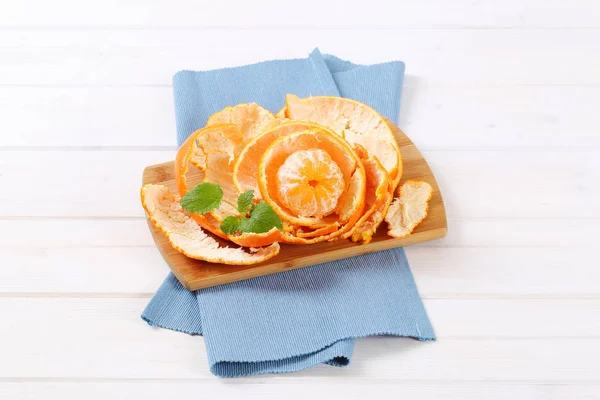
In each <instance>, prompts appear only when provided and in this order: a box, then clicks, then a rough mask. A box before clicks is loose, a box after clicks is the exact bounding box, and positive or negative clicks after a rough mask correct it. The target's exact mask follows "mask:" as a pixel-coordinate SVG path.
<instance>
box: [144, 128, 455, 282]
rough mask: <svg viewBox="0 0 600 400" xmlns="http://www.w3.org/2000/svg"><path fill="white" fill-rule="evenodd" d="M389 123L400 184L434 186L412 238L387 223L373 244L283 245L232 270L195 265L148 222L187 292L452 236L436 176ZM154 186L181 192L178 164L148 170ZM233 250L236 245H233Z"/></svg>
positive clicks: (146, 177) (202, 263) (146, 176)
mask: <svg viewBox="0 0 600 400" xmlns="http://www.w3.org/2000/svg"><path fill="white" fill-rule="evenodd" d="M388 124H389V125H390V126H391V127H392V131H393V132H394V135H395V136H396V140H397V141H398V144H399V146H400V151H401V152H402V160H403V164H404V171H403V174H402V181H401V183H400V184H402V182H404V181H406V180H408V179H417V180H422V181H425V182H428V183H429V184H431V186H432V187H433V194H432V197H431V200H430V201H429V212H428V214H427V217H426V218H425V220H423V222H421V223H420V224H419V225H418V226H417V227H416V228H415V230H414V231H413V233H412V234H411V235H410V236H408V237H406V238H403V239H395V238H392V237H390V236H388V235H387V224H386V223H385V222H384V223H382V225H381V226H380V228H379V229H378V230H377V233H376V234H375V235H374V236H373V240H372V241H371V242H370V243H368V244H360V243H353V242H351V241H350V240H338V241H335V242H332V243H329V242H325V243H317V244H312V245H290V244H282V245H281V251H280V252H279V254H278V255H277V256H275V257H273V258H272V259H270V260H268V261H265V262H262V263H259V264H254V265H226V264H217V263H209V262H206V261H201V260H193V259H191V258H189V257H186V256H184V255H183V254H181V253H179V252H178V251H177V250H175V249H174V248H173V247H172V246H171V244H170V243H169V241H168V240H167V238H166V237H165V235H164V234H163V233H162V232H161V231H160V230H159V229H157V228H156V227H155V226H154V225H152V223H151V222H150V221H148V226H149V227H150V230H151V232H152V236H153V238H154V242H155V243H156V246H157V247H158V249H159V250H160V253H161V254H162V256H163V257H164V259H165V261H166V262H167V265H168V266H169V268H171V271H173V274H175V276H176V277H177V279H179V281H180V282H181V284H182V285H183V286H185V287H186V288H187V289H189V290H197V289H202V288H206V287H211V286H216V285H222V284H225V283H231V282H236V281H241V280H244V279H249V278H256V277H258V276H264V275H270V274H276V273H278V272H283V271H287V270H291V269H296V268H302V267H309V266H311V265H316V264H321V263H325V262H329V261H335V260H340V259H344V258H348V257H355V256H359V255H362V254H367V253H373V252H376V251H381V250H387V249H391V248H395V247H402V246H408V245H411V244H415V243H422V242H426V241H429V240H434V239H439V238H442V237H444V236H445V235H446V231H447V222H446V211H445V209H444V202H443V200H442V195H441V193H440V188H439V187H438V184H437V182H436V180H435V177H434V176H433V173H432V172H431V169H430V168H429V165H428V164H427V161H425V159H424V158H423V155H422V154H421V152H419V150H418V149H417V148H416V146H415V145H414V144H413V143H412V142H411V140H410V139H409V138H408V137H407V136H406V135H405V134H404V132H402V131H401V130H400V128H398V127H397V126H395V125H394V124H392V123H391V122H389V121H388ZM148 183H154V184H161V185H166V186H167V187H169V189H171V190H172V191H174V192H177V188H176V186H175V179H174V169H173V162H167V163H163V164H158V165H152V166H149V167H147V168H145V169H144V174H143V177H142V184H144V185H145V184H148ZM231 246H235V245H233V244H231Z"/></svg>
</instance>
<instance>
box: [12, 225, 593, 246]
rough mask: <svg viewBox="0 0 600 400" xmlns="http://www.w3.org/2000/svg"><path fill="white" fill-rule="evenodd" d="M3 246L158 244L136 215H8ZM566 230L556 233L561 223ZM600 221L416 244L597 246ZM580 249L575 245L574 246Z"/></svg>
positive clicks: (465, 233) (471, 232) (467, 233)
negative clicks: (31, 217) (43, 216)
mask: <svg viewBox="0 0 600 400" xmlns="http://www.w3.org/2000/svg"><path fill="white" fill-rule="evenodd" d="M1 223H2V229H0V248H2V249H4V248H15V247H19V248H32V247H40V248H49V247H53V248H56V247H84V248H89V247H123V246H151V247H152V246H154V242H153V241H152V237H151V236H150V233H149V231H148V226H147V224H146V222H145V220H144V219H143V218H142V217H140V218H133V219H64V218H58V219H55V218H49V219H43V218H42V219H4V220H2V222H1ZM557 223H559V224H561V228H560V229H561V231H560V232H561V234H560V235H557V234H556V224H557ZM597 226H598V225H597V221H596V220H588V219H577V220H570V221H569V220H559V221H556V220H543V219H540V220H524V219H501V220H494V219H491V220H469V219H465V220H463V219H450V220H449V231H448V236H446V237H445V238H443V239H440V240H434V241H431V242H427V243H422V244H418V245H416V246H412V247H411V249H415V248H420V247H427V248H430V247H436V248H437V247H443V248H445V247H463V248H464V247H494V248H506V247H513V248H546V249H547V248H554V247H561V248H562V247H569V248H574V247H576V248H580V247H594V246H597V244H598V240H597V238H596V236H595V233H596V231H597ZM577 251H578V250H576V249H573V252H577Z"/></svg>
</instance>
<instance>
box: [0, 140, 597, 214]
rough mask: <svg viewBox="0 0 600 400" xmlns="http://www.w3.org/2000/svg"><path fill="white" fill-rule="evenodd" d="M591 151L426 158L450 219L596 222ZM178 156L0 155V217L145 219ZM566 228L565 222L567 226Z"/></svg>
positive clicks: (146, 153) (104, 153)
mask: <svg viewBox="0 0 600 400" xmlns="http://www.w3.org/2000/svg"><path fill="white" fill-rule="evenodd" d="M596 153H597V151H596V152H594V151H587V150H581V151H523V150H520V151H491V150H486V151H483V150H482V151H478V152H475V151H426V152H424V156H425V158H426V159H427V160H428V162H429V164H430V166H431V167H432V170H433V171H434V173H435V175H436V178H437V180H438V182H439V184H440V186H441V188H442V194H443V197H444V201H445V204H446V211H447V214H448V216H450V217H453V218H588V217H591V218H598V217H600V204H599V203H598V201H597V199H598V197H599V196H600V187H598V186H597V185H595V182H598V181H600V157H598V155H597V154H596ZM173 158H174V151H137V152H128V151H53V152H44V151H1V152H0V185H1V186H2V187H5V188H11V190H10V191H2V192H0V216H66V217H82V216H83V217H90V216H104V217H106V216H110V217H131V216H142V215H143V211H142V208H141V206H140V204H139V188H140V181H141V174H142V170H143V168H144V167H145V166H147V165H152V164H156V163H159V162H165V161H168V160H169V159H171V160H172V159H173ZM567 223H568V222H567Z"/></svg>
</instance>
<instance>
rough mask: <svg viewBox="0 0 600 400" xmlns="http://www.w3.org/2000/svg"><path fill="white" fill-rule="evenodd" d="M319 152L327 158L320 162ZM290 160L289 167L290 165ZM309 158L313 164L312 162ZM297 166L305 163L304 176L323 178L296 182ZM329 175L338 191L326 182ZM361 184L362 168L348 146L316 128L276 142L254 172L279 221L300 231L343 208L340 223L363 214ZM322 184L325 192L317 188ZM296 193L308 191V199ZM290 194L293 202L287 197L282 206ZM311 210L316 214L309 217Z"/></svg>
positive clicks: (332, 184) (284, 137) (363, 185)
mask: <svg viewBox="0 0 600 400" xmlns="http://www.w3.org/2000/svg"><path fill="white" fill-rule="evenodd" d="M307 150H321V151H320V152H308V151H307ZM295 153H298V154H295ZM323 153H326V154H327V155H328V156H329V157H327V158H325V157H323V156H322V155H323ZM290 156H292V159H291V160H292V161H293V162H292V161H290V162H289V163H288V158H289V157H290ZM311 157H312V158H314V160H311V159H310V158H311ZM290 163H291V164H290ZM296 164H303V165H304V166H305V168H304V169H303V171H305V172H310V170H311V169H315V168H321V169H323V171H325V172H326V173H323V174H321V173H320V171H317V172H318V173H316V175H315V177H317V178H318V179H305V180H304V181H302V180H295V179H296V178H297V177H294V176H293V175H292V174H291V173H289V172H290V170H291V169H292V167H293V166H294V165H296ZM280 170H281V171H282V173H280ZM327 174H334V175H335V176H336V177H337V178H338V180H340V181H341V183H342V186H341V187H340V186H339V185H338V184H334V182H332V181H330V180H329V177H328V176H327ZM300 177H301V176H300ZM311 181H313V182H311ZM365 181H366V177H365V171H364V167H363V165H362V163H361V162H360V160H359V159H358V156H357V155H356V153H355V152H354V151H353V150H352V149H351V148H350V146H349V145H348V144H347V143H345V142H344V141H343V139H341V138H339V137H338V136H336V135H334V134H330V133H327V132H326V131H323V130H316V129H312V130H306V131H301V132H296V133H293V134H291V135H288V136H283V137H280V138H279V139H277V140H276V141H275V142H274V143H273V144H272V145H271V146H269V148H268V149H267V150H266V151H265V153H264V154H263V156H262V158H261V160H260V164H259V168H258V184H259V189H260V193H261V196H262V198H263V199H264V200H265V201H266V202H267V203H268V204H269V205H270V206H271V207H272V208H273V210H275V212H276V213H277V214H278V215H279V216H280V217H281V218H282V219H284V220H286V221H287V222H289V223H290V224H293V225H301V226H315V225H317V224H323V222H324V221H323V217H326V216H327V215H329V214H331V213H333V212H334V211H335V210H336V209H342V213H343V214H344V221H345V220H349V219H350V217H351V216H353V215H354V214H356V213H360V212H362V208H363V206H364V201H363V200H364V192H365V187H366V182H365ZM313 185H314V186H313ZM320 185H322V186H323V187H324V188H323V190H317V189H316V188H318V187H319V186H320ZM311 186H312V187H314V188H315V189H314V190H311V191H308V187H311ZM298 188H304V189H307V190H306V192H307V193H308V194H307V195H306V196H304V195H303V193H302V191H301V190H299V189H298ZM340 189H342V190H340ZM290 193H291V194H293V195H294V197H293V199H289V198H288V199H287V202H282V199H283V198H285V197H287V196H288V195H289V194H290ZM332 199H333V200H332ZM351 199H356V200H351ZM334 201H335V202H336V205H335V206H334V207H331V206H330V205H329V204H330V203H332V202H334ZM292 203H293V204H292ZM338 203H339V204H338ZM340 205H343V208H340ZM290 206H292V208H295V209H296V211H302V212H301V213H300V214H298V213H297V212H295V211H294V210H291V209H290V208H289V207H290ZM311 211H314V213H313V214H310V212H311ZM307 213H309V214H307Z"/></svg>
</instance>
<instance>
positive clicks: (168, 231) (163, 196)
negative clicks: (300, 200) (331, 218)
mask: <svg viewBox="0 0 600 400" xmlns="http://www.w3.org/2000/svg"><path fill="white" fill-rule="evenodd" d="M140 194H141V199H142V205H143V207H144V209H145V210H146V213H148V217H149V218H150V221H152V224H153V225H154V226H155V227H156V228H158V229H160V230H161V231H162V232H163V233H164V234H165V236H166V237H167V239H168V240H169V243H171V246H173V248H174V249H176V250H177V251H179V252H180V253H182V254H184V255H186V256H188V257H190V258H193V259H196V260H204V261H208V262H211V263H222V264H230V265H249V264H256V263H259V262H263V261H266V260H268V259H270V258H272V257H275V256H276V255H277V254H278V253H279V249H280V247H279V244H278V243H273V244H271V245H270V246H268V247H265V248H261V249H254V248H251V249H249V251H245V250H244V249H243V248H231V247H223V246H221V245H220V244H219V242H217V241H216V240H215V239H214V238H212V237H211V236H209V235H207V234H206V232H204V231H203V230H202V228H201V227H200V226H199V225H198V224H197V223H196V222H195V221H194V220H193V219H191V218H190V217H189V216H188V215H186V214H185V213H184V211H183V209H182V208H181V206H180V205H179V196H178V195H176V194H174V193H172V192H171V191H170V190H169V189H168V188H167V187H166V186H163V185H145V186H144V187H142V190H141V193H140Z"/></svg>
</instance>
